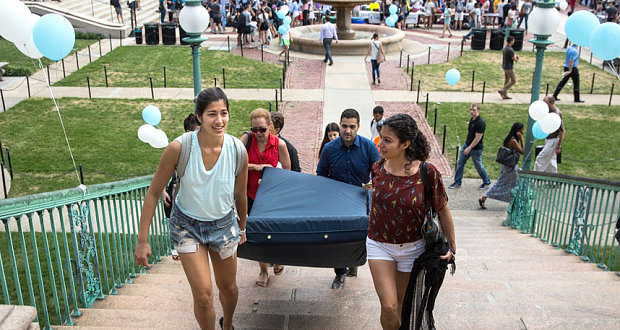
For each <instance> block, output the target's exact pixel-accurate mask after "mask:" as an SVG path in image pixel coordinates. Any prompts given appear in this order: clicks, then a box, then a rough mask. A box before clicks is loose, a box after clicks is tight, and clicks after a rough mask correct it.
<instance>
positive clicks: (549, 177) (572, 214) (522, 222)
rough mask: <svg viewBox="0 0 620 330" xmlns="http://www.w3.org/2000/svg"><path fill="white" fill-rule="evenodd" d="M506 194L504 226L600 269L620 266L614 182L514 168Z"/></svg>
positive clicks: (619, 208)
mask: <svg viewBox="0 0 620 330" xmlns="http://www.w3.org/2000/svg"><path fill="white" fill-rule="evenodd" d="M512 195H513V196H514V199H513V201H512V202H511V203H510V205H509V206H508V210H507V217H506V221H505V222H504V225H505V226H510V227H512V228H515V229H518V230H521V232H523V233H526V234H531V235H532V237H539V238H540V239H541V240H542V241H543V242H545V243H548V244H551V245H553V246H554V247H557V248H558V249H562V250H565V251H566V252H568V253H572V254H574V255H576V256H581V257H582V259H583V260H584V261H588V262H592V263H598V266H599V267H600V268H602V269H604V270H607V271H620V245H619V244H617V242H616V240H615V238H614V234H615V226H616V221H617V220H618V217H619V216H620V182H618V181H607V180H600V179H591V178H583V177H576V176H570V175H562V174H551V173H542V172H534V171H519V179H518V183H517V186H516V187H515V188H514V189H513V190H512ZM617 274H618V275H620V272H618V273H617Z"/></svg>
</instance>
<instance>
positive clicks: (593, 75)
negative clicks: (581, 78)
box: [590, 72, 596, 94]
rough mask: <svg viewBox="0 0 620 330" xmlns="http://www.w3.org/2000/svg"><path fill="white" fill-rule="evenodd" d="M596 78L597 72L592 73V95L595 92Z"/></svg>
mask: <svg viewBox="0 0 620 330" xmlns="http://www.w3.org/2000/svg"><path fill="white" fill-rule="evenodd" d="M595 77H596V72H592V84H591V85H590V94H592V92H594V78H595Z"/></svg>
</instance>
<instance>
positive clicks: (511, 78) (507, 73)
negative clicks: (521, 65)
mask: <svg viewBox="0 0 620 330" xmlns="http://www.w3.org/2000/svg"><path fill="white" fill-rule="evenodd" d="M514 43H515V38H514V37H513V36H508V38H506V46H505V47H504V49H502V69H503V70H504V87H502V88H501V89H499V90H498V91H497V92H498V93H499V95H501V96H502V99H504V100H508V99H511V98H512V97H510V96H508V89H509V88H510V87H512V86H514V84H516V83H517V76H516V75H515V71H514V62H515V61H518V60H519V55H516V54H515V50H514V49H513V48H512V45H514Z"/></svg>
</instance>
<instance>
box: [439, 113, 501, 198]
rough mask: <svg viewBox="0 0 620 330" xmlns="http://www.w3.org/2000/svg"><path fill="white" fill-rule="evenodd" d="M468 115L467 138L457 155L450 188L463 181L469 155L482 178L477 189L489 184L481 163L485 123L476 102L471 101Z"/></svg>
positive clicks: (486, 186)
mask: <svg viewBox="0 0 620 330" xmlns="http://www.w3.org/2000/svg"><path fill="white" fill-rule="evenodd" d="M469 115H470V116H471V119H469V124H468V127H467V140H465V143H463V147H462V148H461V154H460V155H459V160H458V163H457V165H456V173H455V174H454V182H453V183H452V184H451V185H450V186H448V188H450V189H454V188H460V187H461V184H462V183H463V171H464V170H465V163H466V162H467V160H468V159H469V157H471V158H472V160H473V161H474V167H475V168H476V171H478V175H479V176H480V178H481V179H482V184H481V185H480V186H479V187H478V189H480V190H482V189H487V188H488V187H489V186H490V185H491V179H489V175H488V174H487V170H486V169H485V168H484V165H482V151H483V148H484V145H483V143H482V142H483V139H484V131H485V130H486V128H487V125H486V123H485V122H484V119H482V117H481V116H480V105H479V104H477V103H472V104H471V105H470V106H469Z"/></svg>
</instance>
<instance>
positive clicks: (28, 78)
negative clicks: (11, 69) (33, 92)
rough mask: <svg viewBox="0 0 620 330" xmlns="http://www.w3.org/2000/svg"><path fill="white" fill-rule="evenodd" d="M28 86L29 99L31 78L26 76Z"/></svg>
mask: <svg viewBox="0 0 620 330" xmlns="http://www.w3.org/2000/svg"><path fill="white" fill-rule="evenodd" d="M26 86H27V87H28V97H30V77H28V76H26Z"/></svg>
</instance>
